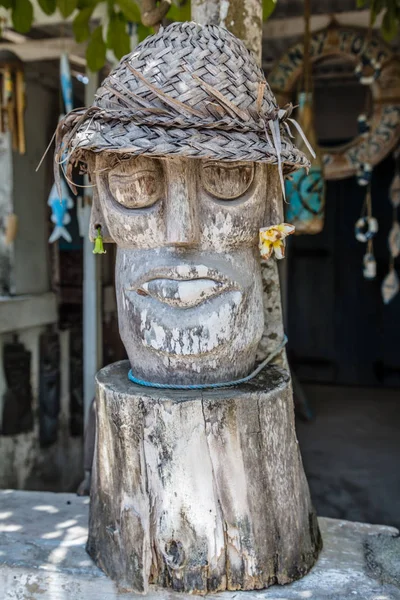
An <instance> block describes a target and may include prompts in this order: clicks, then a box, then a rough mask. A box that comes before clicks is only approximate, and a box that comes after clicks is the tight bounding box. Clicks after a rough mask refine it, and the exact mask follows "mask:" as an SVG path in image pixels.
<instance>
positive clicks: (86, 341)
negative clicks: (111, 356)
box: [83, 71, 102, 425]
mask: <svg viewBox="0 0 400 600" xmlns="http://www.w3.org/2000/svg"><path fill="white" fill-rule="evenodd" d="M87 76H88V79H89V82H88V84H87V85H86V87H85V101H86V104H91V102H92V101H93V98H94V94H95V92H96V90H97V86H98V75H97V73H92V72H91V71H87ZM85 184H89V181H88V180H87V178H85ZM85 192H86V194H85V195H86V196H87V197H88V198H89V199H90V196H91V194H90V192H91V188H90V187H89V188H86V189H85ZM83 210H84V219H85V221H86V225H87V226H86V231H89V222H90V212H91V205H90V203H85V204H84V206H83ZM96 258H97V256H96V255H95V254H93V244H92V243H91V241H90V239H89V236H88V235H85V236H84V238H83V405H84V423H85V425H86V424H87V422H88V417H89V412H90V406H91V404H92V401H93V398H94V396H95V385H94V378H95V375H96V373H97V371H98V369H99V368H100V367H101V347H102V327H101V277H100V265H99V261H98V260H96Z"/></svg>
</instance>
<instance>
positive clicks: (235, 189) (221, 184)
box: [201, 162, 254, 200]
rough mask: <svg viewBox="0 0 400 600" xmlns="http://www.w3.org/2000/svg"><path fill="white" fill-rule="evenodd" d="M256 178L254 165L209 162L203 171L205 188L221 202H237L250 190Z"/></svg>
mask: <svg viewBox="0 0 400 600" xmlns="http://www.w3.org/2000/svg"><path fill="white" fill-rule="evenodd" d="M253 177H254V165H253V163H250V162H248V163H243V162H242V163H238V162H231V163H230V162H207V163H205V164H204V165H203V167H202V169H201V180H202V184H203V187H204V188H205V189H206V190H207V192H208V193H209V194H211V195H212V196H215V197H216V198H220V199H221V200H235V198H239V196H243V194H244V193H245V192H247V190H248V189H249V187H250V185H251V183H252V181H253Z"/></svg>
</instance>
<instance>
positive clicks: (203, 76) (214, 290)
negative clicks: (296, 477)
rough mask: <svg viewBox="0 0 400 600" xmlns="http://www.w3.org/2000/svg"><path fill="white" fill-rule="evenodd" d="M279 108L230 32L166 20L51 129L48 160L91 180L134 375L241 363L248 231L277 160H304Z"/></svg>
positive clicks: (203, 373) (204, 374)
mask: <svg viewBox="0 0 400 600" xmlns="http://www.w3.org/2000/svg"><path fill="white" fill-rule="evenodd" d="M289 115H290V111H280V110H279V108H278V106H277V105H276V102H275V99H274V97H273V95H272V93H271V91H270V88H269V86H268V84H267V83H266V81H265V78H264V75H263V73H262V71H261V70H260V69H259V67H258V66H257V65H256V62H255V60H254V58H253V57H252V56H251V55H250V54H249V52H248V51H247V50H246V49H245V47H244V46H243V44H242V43H241V42H240V41H239V40H237V39H236V38H235V37H234V36H233V35H232V34H230V33H229V32H228V31H226V30H225V29H222V28H219V27H215V26H200V25H197V24H195V23H174V24H172V25H170V26H169V27H167V28H166V29H164V30H160V31H159V32H158V33H157V34H156V35H154V36H152V37H149V38H147V39H146V40H145V41H144V42H143V43H141V44H140V45H139V46H138V47H137V48H136V50H135V51H134V52H133V53H132V54H130V55H128V56H126V57H125V58H123V59H122V60H121V62H120V64H119V65H118V66H117V67H116V69H115V70H114V71H113V72H112V73H111V74H110V75H109V76H108V77H107V79H106V80H105V81H104V83H103V85H102V86H101V87H100V89H99V90H98V92H97V95H96V98H95V102H94V105H93V106H92V107H90V108H89V109H88V110H87V111H85V112H82V111H80V112H79V111H78V112H74V113H70V115H67V117H66V118H65V120H64V121H63V122H62V123H61V124H60V126H59V131H58V139H59V146H58V154H57V155H58V158H59V159H60V157H61V156H62V155H63V153H65V152H67V153H68V156H69V164H70V166H71V165H72V164H74V163H76V162H85V163H86V164H87V165H88V171H89V174H90V176H91V179H92V182H93V183H94V185H95V194H94V200H93V212H92V224H91V228H92V231H91V235H92V236H93V233H94V229H95V227H97V226H101V230H102V233H103V236H104V238H105V241H108V242H115V243H116V244H117V246H118V252H117V265H116V286H117V289H116V292H117V301H118V313H119V326H120V334H121V338H122V340H123V342H124V344H125V347H126V350H127V353H128V356H129V359H130V362H131V365H132V370H133V373H134V375H135V376H136V377H138V378H141V379H144V380H147V381H152V382H160V383H173V384H179V383H184V384H190V383H213V382H217V381H229V380H233V379H237V378H239V377H242V376H244V375H246V374H248V373H249V372H250V371H251V370H252V368H253V366H254V362H255V354H256V349H257V345H258V343H259V340H260V338H261V335H262V332H263V323H264V317H263V306H262V302H263V300H262V285H261V274H260V273H261V271H260V258H259V253H258V232H259V229H260V227H262V226H264V225H266V223H265V214H266V207H267V202H268V199H269V198H270V197H271V195H276V194H277V182H279V168H280V165H282V166H283V169H284V171H286V172H290V171H292V170H295V169H297V168H299V167H302V166H306V165H308V161H307V159H306V158H305V156H304V155H303V154H302V153H301V152H299V151H298V150H296V149H295V148H294V147H293V145H292V144H291V142H290V140H289V138H288V137H287V135H286V133H287V123H286V121H285V119H286V118H287V117H288V116H289ZM273 165H274V166H273ZM267 224H268V223H267Z"/></svg>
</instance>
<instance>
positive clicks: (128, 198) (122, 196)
mask: <svg viewBox="0 0 400 600" xmlns="http://www.w3.org/2000/svg"><path fill="white" fill-rule="evenodd" d="M108 185H109V187H110V191H111V193H112V195H113V196H114V198H115V200H116V201H117V202H118V203H119V204H122V206H125V207H126V208H145V207H146V206H151V205H152V204H154V203H155V202H157V200H160V198H161V197H162V196H163V192H164V181H163V171H162V168H161V165H160V164H159V162H158V161H157V160H154V159H152V158H143V157H140V158H136V159H133V160H129V161H124V162H121V163H120V164H119V165H118V166H117V167H115V168H114V169H113V170H112V171H110V172H109V174H108Z"/></svg>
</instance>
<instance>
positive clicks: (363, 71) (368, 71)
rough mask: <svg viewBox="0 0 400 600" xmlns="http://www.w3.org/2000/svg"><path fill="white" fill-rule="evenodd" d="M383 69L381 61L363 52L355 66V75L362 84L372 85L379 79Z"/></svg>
mask: <svg viewBox="0 0 400 600" xmlns="http://www.w3.org/2000/svg"><path fill="white" fill-rule="evenodd" d="M381 70H382V65H381V63H380V61H378V60H376V59H375V58H370V57H368V56H366V55H365V54H362V55H361V59H360V62H359V64H358V65H357V66H356V68H355V75H356V77H357V79H358V81H359V82H360V83H361V84H362V85H371V84H372V83H374V81H376V80H377V79H378V77H379V75H380V74H381Z"/></svg>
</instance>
